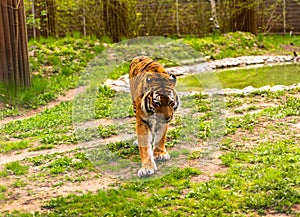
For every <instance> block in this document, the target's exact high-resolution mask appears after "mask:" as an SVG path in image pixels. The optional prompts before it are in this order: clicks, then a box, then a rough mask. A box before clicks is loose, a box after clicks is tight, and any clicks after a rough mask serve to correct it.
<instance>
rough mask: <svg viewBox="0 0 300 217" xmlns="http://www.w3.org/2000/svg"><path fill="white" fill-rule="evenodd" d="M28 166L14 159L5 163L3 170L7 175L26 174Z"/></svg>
mask: <svg viewBox="0 0 300 217" xmlns="http://www.w3.org/2000/svg"><path fill="white" fill-rule="evenodd" d="M28 169H29V167H28V166H24V165H22V164H21V163H20V162H18V161H15V162H11V163H8V164H5V166H4V171H6V173H7V174H9V175H16V176H19V175H26V174H27V173H28Z"/></svg>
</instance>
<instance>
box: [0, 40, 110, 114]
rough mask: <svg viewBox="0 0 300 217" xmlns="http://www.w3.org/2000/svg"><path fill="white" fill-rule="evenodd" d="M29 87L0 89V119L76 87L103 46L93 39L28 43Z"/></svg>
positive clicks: (40, 103) (54, 97) (42, 103)
mask: <svg viewBox="0 0 300 217" xmlns="http://www.w3.org/2000/svg"><path fill="white" fill-rule="evenodd" d="M28 47H29V52H30V53H32V54H33V55H31V56H30V70H31V74H32V82H31V87H30V88H26V89H20V90H16V89H14V88H11V87H7V86H4V87H0V103H3V104H5V105H7V107H6V108H3V109H2V108H1V109H0V118H1V119H3V118H5V117H7V116H16V115H18V114H20V113H22V112H24V109H26V108H31V109H32V108H37V107H39V106H41V105H45V104H47V103H48V102H49V101H51V100H54V99H56V98H57V97H58V96H59V95H62V94H63V93H64V92H65V91H66V90H68V89H72V88H75V87H76V86H77V85H78V76H79V75H80V74H81V72H82V71H83V70H84V69H85V67H86V66H87V64H88V63H89V61H90V60H91V59H93V58H94V57H95V56H96V55H97V54H99V53H100V52H101V51H102V50H103V49H104V47H103V46H102V44H101V42H100V41H99V40H97V39H95V38H80V37H71V36H68V37H65V38H60V39H54V38H47V39H46V38H40V39H37V40H31V41H29V43H28Z"/></svg>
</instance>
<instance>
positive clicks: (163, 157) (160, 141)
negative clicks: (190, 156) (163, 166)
mask: <svg viewBox="0 0 300 217" xmlns="http://www.w3.org/2000/svg"><path fill="white" fill-rule="evenodd" d="M155 128H156V129H155V131H154V134H155V137H154V150H153V155H154V159H155V160H158V161H167V160H169V159H170V155H169V153H168V152H167V149H166V147H165V142H166V135H167V129H168V124H165V123H164V124H161V125H159V126H156V127H155Z"/></svg>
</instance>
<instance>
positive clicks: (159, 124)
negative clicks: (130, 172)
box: [129, 56, 180, 177]
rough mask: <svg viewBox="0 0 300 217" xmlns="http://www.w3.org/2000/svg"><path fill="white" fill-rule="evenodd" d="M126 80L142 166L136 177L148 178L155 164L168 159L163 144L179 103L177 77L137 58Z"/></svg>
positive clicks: (151, 61)
mask: <svg viewBox="0 0 300 217" xmlns="http://www.w3.org/2000/svg"><path fill="white" fill-rule="evenodd" d="M129 79H130V82H129V83H130V93H131V97H132V106H133V111H134V114H135V118H136V135H137V144H138V149H139V153H140V158H141V164H142V166H141V168H140V169H139V171H138V176H139V177H144V176H150V175H153V174H154V173H155V170H157V166H156V163H155V161H167V160H169V159H170V155H169V153H168V151H167V150H166V147H165V142H166V134H167V129H168V123H169V122H170V121H171V120H172V118H173V115H174V112H175V111H176V110H177V109H178V107H179V104H180V102H179V97H178V95H177V93H176V91H175V85H176V76H175V75H174V74H171V73H168V72H167V71H166V70H165V69H164V67H163V66H162V65H161V64H160V63H159V62H155V61H153V60H152V59H151V58H150V57H147V56H138V57H135V58H133V59H132V61H131V63H130V70H129ZM152 138H153V139H152ZM152 146H153V149H152Z"/></svg>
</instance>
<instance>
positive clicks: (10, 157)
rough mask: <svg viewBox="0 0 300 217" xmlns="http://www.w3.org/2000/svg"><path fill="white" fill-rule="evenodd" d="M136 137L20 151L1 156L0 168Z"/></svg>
mask: <svg viewBox="0 0 300 217" xmlns="http://www.w3.org/2000/svg"><path fill="white" fill-rule="evenodd" d="M133 136H134V135H132V134H126V133H124V134H119V135H116V136H111V137H108V138H104V139H99V140H96V141H95V140H94V141H92V142H89V143H80V144H72V145H65V144H64V145H57V146H55V147H54V148H53V149H46V150H41V151H33V152H30V151H28V150H23V151H22V152H21V153H20V151H15V152H12V153H10V154H0V168H1V166H3V165H4V164H7V163H11V162H14V161H21V160H24V159H26V158H32V157H36V156H40V155H48V154H54V153H64V152H70V151H73V150H76V149H81V148H89V147H92V146H94V145H95V143H96V144H97V145H99V144H108V143H113V142H119V141H122V140H126V139H131V138H133Z"/></svg>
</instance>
